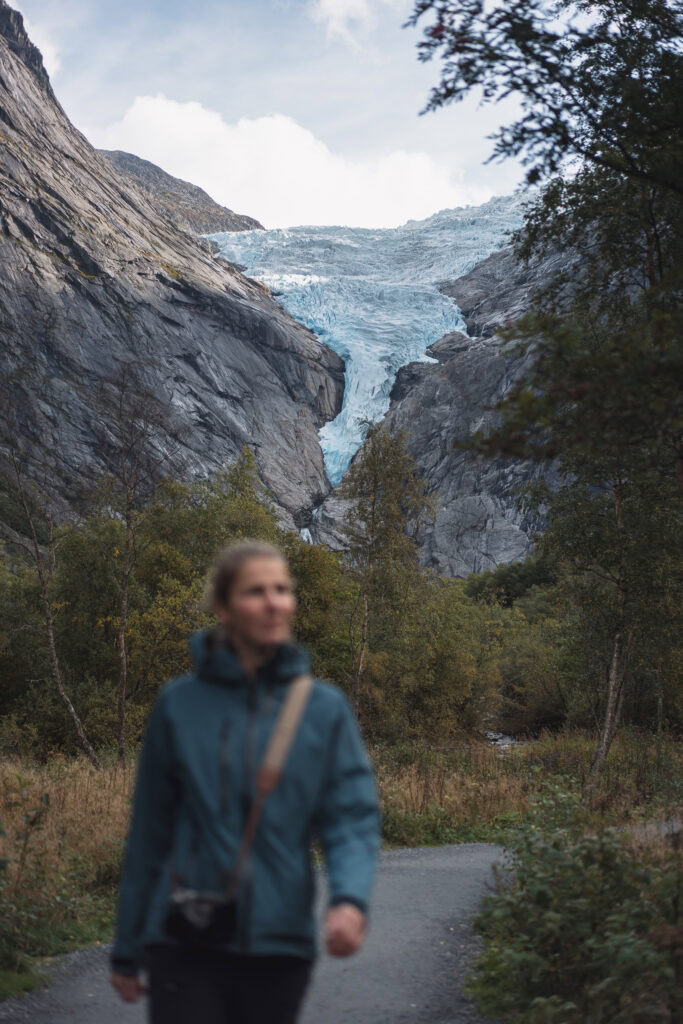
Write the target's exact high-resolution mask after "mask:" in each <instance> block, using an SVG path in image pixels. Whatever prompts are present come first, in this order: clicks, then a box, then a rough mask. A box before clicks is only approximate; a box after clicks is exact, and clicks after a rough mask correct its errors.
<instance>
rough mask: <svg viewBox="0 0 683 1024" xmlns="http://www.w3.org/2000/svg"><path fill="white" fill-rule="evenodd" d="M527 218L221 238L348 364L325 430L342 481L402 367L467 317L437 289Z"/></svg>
mask: <svg viewBox="0 0 683 1024" xmlns="http://www.w3.org/2000/svg"><path fill="white" fill-rule="evenodd" d="M521 219H522V202H521V200H520V198H519V197H502V198H501V197H499V198H495V199H491V200H490V201H489V202H488V203H485V204H484V205H483V206H478V207H466V208H464V209H457V210H442V211H441V212H440V213H436V214H434V215H433V216H432V217H428V218H427V219H426V220H422V221H408V222H407V224H404V225H403V226H402V227H399V228H381V229H370V228H345V227H319V226H314V227H294V228H288V229H286V230H284V229H274V230H272V231H244V232H222V233H220V234H216V235H211V236H210V237H211V238H212V239H213V240H214V241H215V242H216V243H217V244H218V246H219V249H220V255H221V256H223V257H225V258H226V259H228V260H230V261H231V262H233V263H239V264H241V265H242V266H244V267H245V268H246V270H245V272H246V273H247V274H248V275H249V276H250V277H255V278H257V279H258V280H259V281H263V283H264V284H267V285H268V286H269V287H270V288H271V289H272V290H273V291H274V292H275V293H276V294H277V296H278V300H279V302H280V303H281V304H282V305H283V306H284V308H285V309H287V310H288V312H290V313H291V314H292V315H293V316H294V317H296V318H297V320H300V321H301V322H302V323H304V324H305V325H306V326H307V327H310V328H311V329H312V330H314V331H315V332H316V334H317V335H318V336H319V337H320V339H321V340H322V341H324V342H325V343H326V344H327V345H329V346H330V348H332V349H334V351H335V352H337V353H338V354H339V355H340V356H341V357H342V358H343V359H344V361H345V363H346V386H345V392H344V404H343V407H342V410H341V412H340V413H339V415H338V416H337V417H336V419H334V420H332V421H331V422H330V423H326V424H325V426H324V427H323V428H322V429H321V431H320V442H321V445H322V449H323V452H324V454H325V464H326V467H327V473H328V476H329V478H330V480H331V482H332V483H333V484H337V483H339V481H340V480H341V478H342V476H343V474H344V472H345V470H346V468H347V467H348V464H349V462H350V461H351V459H352V457H353V455H354V454H355V452H356V451H357V450H358V448H359V447H360V445H361V443H362V440H363V433H364V427H363V423H364V422H365V421H368V420H370V421H372V422H375V421H377V420H379V419H381V418H382V417H383V416H384V414H385V412H386V411H387V409H388V407H389V392H390V391H391V388H392V385H393V382H394V378H395V376H396V372H397V370H398V369H399V368H400V367H401V366H403V365H405V363H409V362H412V361H414V360H419V359H429V357H428V356H425V349H426V348H427V346H428V345H430V344H431V343H432V342H433V341H437V340H438V339H439V338H441V337H443V335H444V334H446V333H447V332H448V331H455V330H464V323H463V320H462V316H461V314H460V312H459V310H458V307H457V306H456V304H455V302H454V301H453V300H452V299H449V298H447V297H446V296H444V295H442V294H441V293H440V292H439V290H438V284H439V282H442V281H448V280H452V279H453V278H456V277H459V276H460V275H461V274H464V273H466V272H467V271H468V270H470V269H471V268H472V267H473V266H474V265H475V264H476V263H479V261H480V260H482V259H484V258H485V257H486V256H488V255H489V254H490V253H491V252H493V250H494V249H497V248H499V247H500V246H501V245H502V244H504V243H505V241H506V234H507V232H508V231H510V230H511V229H513V228H516V227H517V226H518V225H519V224H520V223H521Z"/></svg>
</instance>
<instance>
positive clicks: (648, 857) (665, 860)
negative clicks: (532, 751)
mask: <svg viewBox="0 0 683 1024" xmlns="http://www.w3.org/2000/svg"><path fill="white" fill-rule="evenodd" d="M553 800H555V821H554V822H550V823H549V825H550V827H551V828H552V830H551V831H549V830H548V828H547V827H540V825H539V822H540V820H541V817H540V815H539V814H538V813H537V814H536V819H535V820H532V821H531V823H530V824H529V825H528V826H527V827H525V828H524V829H523V830H522V832H521V833H520V834H519V837H518V839H517V840H516V842H515V847H514V852H513V854H512V862H511V865H510V869H509V871H510V874H509V876H508V877H507V878H501V879H499V885H498V889H497V891H496V892H495V893H494V894H493V895H491V896H489V897H488V898H487V899H486V901H485V904H484V908H483V910H482V912H481V913H480V914H479V916H478V918H477V921H476V925H477V928H478V930H479V931H480V933H481V934H482V935H483V937H484V940H485V951H484V952H483V954H482V955H481V956H480V958H479V960H478V962H477V967H476V971H475V974H474V975H473V977H472V978H471V980H470V983H469V987H470V991H471V992H472V993H473V994H474V995H475V996H476V997H477V999H478V1001H479V1003H480V1005H481V1008H482V1010H483V1011H484V1012H485V1013H490V1014H493V1015H498V1016H501V1017H503V1018H504V1019H506V1020H514V1021H515V1022H519V1024H607V1022H609V1024H646V1022H647V1024H655V1022H657V1021H662V1022H665V1021H666V1022H670V1024H674V1022H676V1021H679V1020H680V1017H679V1016H678V1013H679V1012H680V1008H681V998H682V988H681V982H682V978H681V967H682V964H681V956H682V954H683V899H682V897H683V871H682V863H681V851H680V846H679V844H678V843H676V844H673V847H672V848H668V849H666V850H642V849H640V850H638V849H636V848H635V847H633V846H631V845H630V843H629V840H628V837H627V836H626V835H625V834H624V833H618V832H616V831H613V830H608V831H604V832H601V833H600V834H598V835H590V834H589V835H586V834H582V831H581V829H582V821H581V818H582V813H581V812H580V811H578V808H577V805H576V804H575V803H574V802H573V801H572V799H571V798H569V797H567V795H566V794H563V793H561V792H560V791H559V790H557V791H555V792H554V793H551V794H550V795H549V797H548V796H546V798H545V804H546V806H545V807H544V808H543V809H542V817H543V819H545V820H546V821H548V807H547V804H548V802H551V803H552V802H553ZM562 819H563V820H562ZM558 821H560V822H561V827H556V826H557V825H558ZM553 826H555V827H553Z"/></svg>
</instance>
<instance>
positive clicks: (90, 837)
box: [0, 757, 133, 890]
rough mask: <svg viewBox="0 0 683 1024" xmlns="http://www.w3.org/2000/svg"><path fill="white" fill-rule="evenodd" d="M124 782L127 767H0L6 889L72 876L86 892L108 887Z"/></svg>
mask: <svg viewBox="0 0 683 1024" xmlns="http://www.w3.org/2000/svg"><path fill="white" fill-rule="evenodd" d="M132 780H133V771H132V769H130V768H126V769H121V768H120V767H118V766H112V767H109V768H107V769H105V770H104V771H101V772H97V771H95V769H94V768H92V767H91V765H90V764H89V763H88V762H87V761H85V760H83V759H78V760H69V759H67V758H63V757H53V758H52V759H51V760H50V762H49V763H48V764H47V765H43V766H36V765H31V766H29V765H27V764H25V763H22V762H20V761H14V760H9V761H7V760H6V761H2V762H0V822H1V823H2V826H3V829H4V831H5V833H6V834H5V837H4V838H3V839H0V852H1V853H2V855H3V856H4V857H8V858H9V863H8V867H7V875H8V881H9V883H10V885H12V886H17V885H19V886H21V887H22V888H24V889H26V888H28V887H30V885H31V882H32V881H33V882H36V883H40V884H41V886H44V885H45V884H46V883H49V881H50V879H54V880H55V881H56V882H57V883H59V882H63V881H64V880H68V878H69V876H70V875H72V874H74V873H76V874H78V877H79V882H80V883H81V884H86V885H87V886H88V888H90V889H91V890H92V888H95V889H97V888H102V887H106V886H107V885H108V884H109V885H110V884H112V883H113V882H114V881H115V877H116V872H117V871H118V863H119V857H120V850H121V845H122V842H123V839H124V838H125V834H126V829H127V826H128V815H129V798H130V790H131V785H132ZM36 864H40V871H36V870H35V865H36ZM30 865H32V866H33V869H32V870H29V866H30ZM112 876H113V877H112Z"/></svg>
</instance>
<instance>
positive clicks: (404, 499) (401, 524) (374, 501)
mask: <svg viewBox="0 0 683 1024" xmlns="http://www.w3.org/2000/svg"><path fill="white" fill-rule="evenodd" d="M341 496H342V497H343V498H345V499H347V500H348V501H349V510H348V513H347V516H346V524H345V527H344V535H345V537H346V542H347V548H348V558H349V563H350V565H351V567H352V570H353V573H354V575H355V577H356V579H357V581H358V585H359V605H360V637H359V640H358V644H357V653H356V657H355V668H354V671H353V681H352V694H353V703H354V706H355V709H356V713H357V714H360V707H361V686H362V680H363V672H364V669H365V663H366V657H367V652H368V643H369V639H370V627H371V625H372V624H373V622H372V620H373V619H374V620H375V621H374V625H375V627H376V628H375V632H377V629H378V628H381V615H380V612H381V610H382V609H384V610H385V611H386V610H390V611H391V613H392V616H400V614H401V608H402V606H403V605H404V604H405V602H406V600H407V599H408V597H409V596H410V590H411V587H414V586H415V583H416V579H417V576H418V575H419V562H418V546H417V541H416V539H415V535H416V533H417V531H418V530H419V528H420V526H421V525H422V523H423V521H424V520H425V517H426V516H427V515H429V514H430V512H431V507H432V502H431V500H430V499H429V498H428V497H427V493H426V484H425V481H424V479H423V478H422V477H421V476H420V475H419V474H418V471H417V467H416V465H415V462H414V461H413V459H412V458H411V457H410V456H409V455H408V454H407V452H406V450H405V438H404V436H403V435H402V434H396V435H391V434H390V433H389V432H388V431H387V430H386V429H385V428H384V427H382V426H378V425H373V424H369V425H368V427H367V433H366V437H365V442H364V444H363V447H362V449H361V450H360V452H359V453H358V455H357V456H356V458H355V459H354V460H353V462H352V463H351V466H350V468H349V470H348V472H347V474H346V476H345V478H344V481H343V483H342V486H341ZM385 628H388V629H395V628H396V622H395V620H394V622H393V625H389V624H388V623H387V622H386V618H385ZM354 646H355V645H354Z"/></svg>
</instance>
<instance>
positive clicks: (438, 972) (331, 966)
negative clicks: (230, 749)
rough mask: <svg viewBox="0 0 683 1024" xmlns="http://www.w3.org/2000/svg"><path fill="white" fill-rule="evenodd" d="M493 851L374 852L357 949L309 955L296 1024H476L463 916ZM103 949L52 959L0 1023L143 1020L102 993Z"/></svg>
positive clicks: (470, 946) (105, 985) (138, 1023)
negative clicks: (371, 886)
mask: <svg viewBox="0 0 683 1024" xmlns="http://www.w3.org/2000/svg"><path fill="white" fill-rule="evenodd" d="M500 855H501V851H500V849H499V848H497V847H495V846H489V845H484V844H478V845H462V846H440V847H432V848H426V849H417V850H392V851H389V852H386V853H384V854H383V855H382V861H381V867H380V871H379V874H378V878H377V884H376V889H375V898H374V903H373V913H372V924H371V930H370V934H369V936H368V939H367V942H366V945H365V948H364V949H363V951H362V952H361V953H360V954H359V955H358V956H357V957H354V958H352V959H350V960H333V959H331V958H329V957H326V956H322V957H321V958H320V959H319V961H318V964H317V966H316V969H315V973H314V978H313V984H312V986H311V990H310V992H309V995H308V999H307V1002H306V1006H305V1009H304V1013H303V1017H302V1024H484V1022H483V1021H482V1018H481V1017H480V1016H478V1015H477V1013H476V1012H475V1011H474V1009H473V1007H472V1004H471V1002H470V1001H469V1000H468V999H467V998H466V997H465V996H464V995H463V993H462V983H463V980H464V977H465V975H466V973H467V969H468V964H469V961H470V960H471V957H472V954H473V953H474V951H475V949H476V944H475V941H474V939H473V937H472V933H471V929H470V924H469V922H470V918H471V916H472V914H473V913H474V912H475V911H476V909H477V907H478V905H479V901H480V899H481V897H482V895H483V893H484V892H485V890H486V887H487V884H488V882H489V880H490V877H491V866H492V864H493V863H494V861H495V860H496V859H498V858H499V857H500ZM323 898H324V897H323ZM107 952H108V951H107V950H106V949H104V948H102V947H100V948H95V949H87V950H79V951H78V952H76V953H73V954H71V955H70V956H68V957H64V958H61V959H60V961H59V963H58V964H57V965H56V966H55V968H54V980H53V984H52V986H51V987H50V988H49V989H47V990H45V991H42V992H38V993H33V994H31V995H27V996H24V997H23V998H21V999H16V1000H10V1001H8V1002H5V1003H0V1022H5V1021H7V1022H17V1024H19V1022H30V1024H143V1022H144V1020H145V1014H144V1007H143V1006H142V1005H141V1004H140V1005H137V1006H133V1007H130V1006H125V1005H124V1004H122V1003H121V1002H119V1000H118V999H117V997H116V996H115V994H114V993H113V991H112V990H111V988H110V986H109V980H108V976H109V970H108V963H107ZM197 1024H201V1022H197ZM273 1024H277V1022H273Z"/></svg>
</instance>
